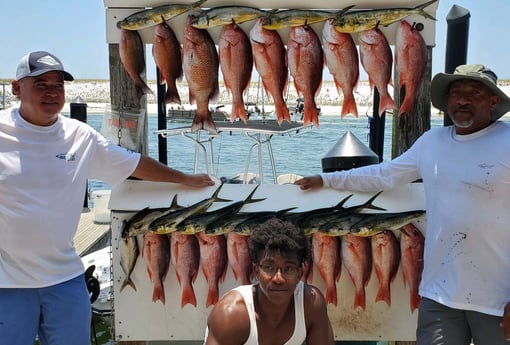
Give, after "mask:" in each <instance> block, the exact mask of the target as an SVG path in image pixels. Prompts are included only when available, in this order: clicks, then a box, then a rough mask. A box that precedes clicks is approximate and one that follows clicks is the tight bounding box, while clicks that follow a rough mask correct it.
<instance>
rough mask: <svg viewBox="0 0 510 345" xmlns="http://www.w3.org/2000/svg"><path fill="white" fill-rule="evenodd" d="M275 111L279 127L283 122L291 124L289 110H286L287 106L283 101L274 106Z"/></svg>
mask: <svg viewBox="0 0 510 345" xmlns="http://www.w3.org/2000/svg"><path fill="white" fill-rule="evenodd" d="M275 111H276V117H277V119H278V124H279V125H281V124H282V122H283V121H284V120H285V121H287V122H288V123H290V122H291V120H290V113H289V108H287V105H286V104H285V102H284V101H281V102H279V103H278V104H276V105H275Z"/></svg>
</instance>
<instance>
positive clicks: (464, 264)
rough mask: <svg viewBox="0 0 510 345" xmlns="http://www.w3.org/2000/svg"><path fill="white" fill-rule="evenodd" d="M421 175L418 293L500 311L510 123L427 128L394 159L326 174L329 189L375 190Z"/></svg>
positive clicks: (509, 215) (507, 231)
mask: <svg viewBox="0 0 510 345" xmlns="http://www.w3.org/2000/svg"><path fill="white" fill-rule="evenodd" d="M419 178H422V179H423V184H424V189H425V197H426V211H427V214H426V219H427V228H426V233H425V253H424V270H423V274H422V280H421V283H420V290H419V292H420V295H422V296H423V297H427V298H430V299H432V300H435V301H437V302H439V303H442V304H444V305H446V306H449V307H452V308H457V309H466V310H472V311H478V312H482V313H486V314H491V315H496V316H501V315H503V309H504V306H505V304H506V303H507V302H508V301H510V279H508V273H509V272H510V125H508V124H506V123H504V122H500V121H497V122H495V123H493V124H491V125H490V126H489V127H487V128H485V129H482V130H480V131H478V132H476V133H473V134H469V135H456V134H455V130H454V128H453V127H451V126H450V127H442V128H434V129H431V130H429V131H428V132H426V133H424V134H423V135H422V136H421V137H420V138H419V139H418V140H417V141H416V142H415V143H414V145H412V147H411V148H409V150H408V151H407V152H405V153H404V154H402V155H401V156H399V157H397V158H396V159H394V160H392V161H389V162H384V163H382V164H378V165H369V166H366V167H361V168H358V169H352V170H349V171H341V172H334V173H331V174H327V173H325V174H322V179H323V181H324V186H325V187H332V188H337V189H346V190H352V191H363V192H376V191H379V190H388V189H391V188H393V187H396V186H399V185H402V184H405V183H409V182H412V181H415V180H417V179H419Z"/></svg>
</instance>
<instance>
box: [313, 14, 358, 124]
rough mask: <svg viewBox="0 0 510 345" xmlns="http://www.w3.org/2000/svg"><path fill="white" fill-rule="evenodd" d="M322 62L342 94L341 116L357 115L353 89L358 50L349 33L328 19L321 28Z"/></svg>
mask: <svg viewBox="0 0 510 345" xmlns="http://www.w3.org/2000/svg"><path fill="white" fill-rule="evenodd" d="M322 43H323V50H324V62H325V64H326V66H327V67H328V70H329V72H330V73H331V75H332V76H333V80H334V81H335V86H336V89H337V91H338V93H339V94H343V102H342V112H341V115H340V116H341V117H342V118H343V117H344V116H345V115H347V114H353V115H354V116H356V117H358V107H357V106H356V100H355V99H354V90H355V89H356V86H357V84H358V81H359V58H358V50H357V49H356V45H355V44H354V40H353V39H352V37H351V35H350V34H347V33H341V32H338V31H336V30H335V28H334V27H333V21H332V20H328V21H326V22H325V23H324V27H323V29H322Z"/></svg>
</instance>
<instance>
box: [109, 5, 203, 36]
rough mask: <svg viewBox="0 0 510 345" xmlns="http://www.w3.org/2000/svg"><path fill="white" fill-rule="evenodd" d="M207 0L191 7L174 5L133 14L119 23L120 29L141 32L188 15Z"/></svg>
mask: <svg viewBox="0 0 510 345" xmlns="http://www.w3.org/2000/svg"><path fill="white" fill-rule="evenodd" d="M204 2H206V0H199V1H196V2H194V3H192V4H191V5H184V4H172V5H162V6H158V7H153V8H149V9H146V10H142V11H138V12H136V13H133V14H131V15H129V16H127V17H126V18H124V19H123V20H121V21H119V22H117V27H118V28H119V29H126V30H140V29H144V28H148V27H151V26H154V25H157V24H160V23H163V22H164V21H166V20H169V19H172V18H174V17H176V16H178V15H180V14H183V13H186V12H188V11H190V10H192V9H194V8H197V7H199V6H200V5H202V4H203V3H204Z"/></svg>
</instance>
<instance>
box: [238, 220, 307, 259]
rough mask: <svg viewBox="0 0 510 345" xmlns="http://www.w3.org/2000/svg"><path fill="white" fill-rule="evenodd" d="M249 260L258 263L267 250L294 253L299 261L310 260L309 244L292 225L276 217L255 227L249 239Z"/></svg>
mask: <svg viewBox="0 0 510 345" xmlns="http://www.w3.org/2000/svg"><path fill="white" fill-rule="evenodd" d="M248 246H249V249H250V258H251V260H252V262H254V263H258V262H259V261H260V259H261V257H262V255H263V253H265V252H266V251H267V250H275V249H279V250H280V251H282V252H283V253H286V254H289V253H296V254H297V257H298V259H299V261H300V262H301V263H304V262H306V261H309V260H310V244H309V241H308V239H307V238H306V236H305V234H304V232H303V231H301V230H300V229H299V228H298V227H296V226H295V225H294V224H293V223H291V222H288V221H283V220H281V219H278V218H276V217H273V218H270V219H269V220H267V221H265V222H264V223H261V224H259V225H257V226H256V227H255V228H254V229H253V231H252V233H251V235H250V237H249V239H248Z"/></svg>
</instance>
